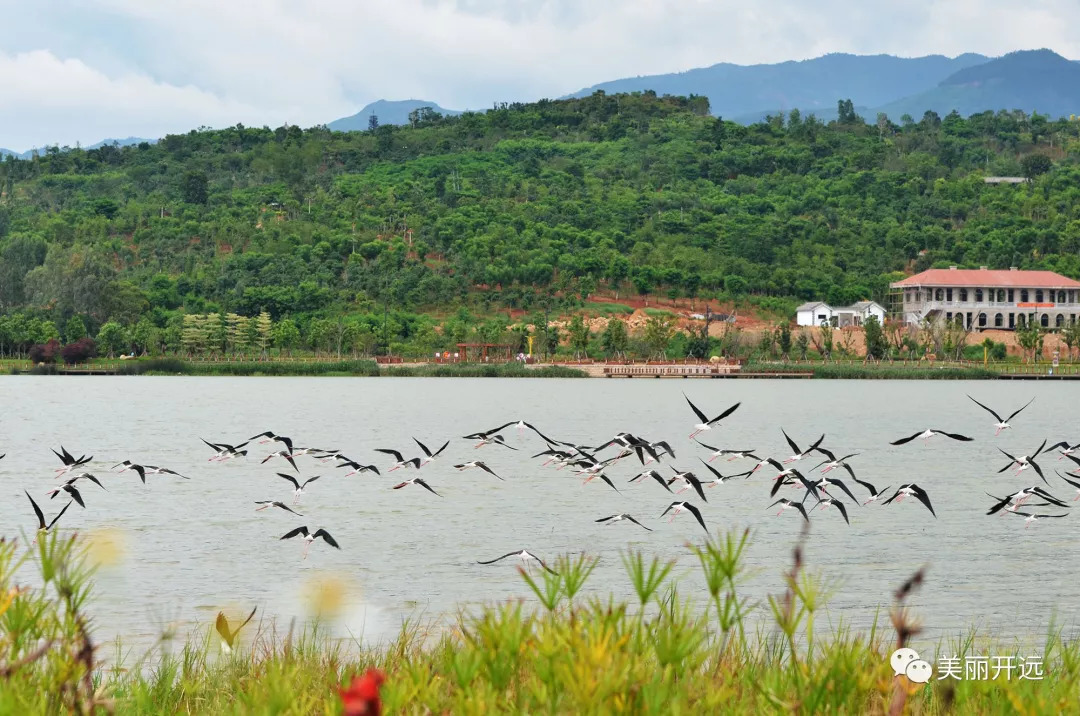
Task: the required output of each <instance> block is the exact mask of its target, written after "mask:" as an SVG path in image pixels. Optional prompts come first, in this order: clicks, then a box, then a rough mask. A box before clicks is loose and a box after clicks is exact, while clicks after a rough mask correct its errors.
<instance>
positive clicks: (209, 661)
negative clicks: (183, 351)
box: [0, 532, 1080, 714]
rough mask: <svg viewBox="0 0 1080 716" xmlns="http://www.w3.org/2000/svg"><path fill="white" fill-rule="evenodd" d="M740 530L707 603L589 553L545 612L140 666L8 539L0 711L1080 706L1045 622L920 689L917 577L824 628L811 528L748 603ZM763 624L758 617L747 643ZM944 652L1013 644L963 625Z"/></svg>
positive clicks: (262, 643) (714, 552)
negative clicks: (761, 599)
mask: <svg viewBox="0 0 1080 716" xmlns="http://www.w3.org/2000/svg"><path fill="white" fill-rule="evenodd" d="M749 539H750V535H749V533H747V532H731V533H723V534H719V535H717V537H716V538H715V539H712V540H709V541H707V542H706V543H704V544H700V545H687V548H688V549H689V550H691V551H692V552H693V554H694V555H695V556H696V557H697V560H698V562H699V564H700V567H701V570H702V573H703V575H704V577H705V585H706V589H705V593H704V594H700V595H691V594H688V593H684V592H683V591H681V589H680V587H679V585H678V584H677V582H676V580H675V579H674V578H673V576H672V572H673V566H674V563H673V562H664V561H660V560H658V559H656V558H649V557H646V556H645V555H643V554H642V553H640V552H627V553H625V554H624V555H623V564H624V566H625V569H626V572H627V576H628V578H629V580H630V582H631V584H632V586H633V589H634V595H635V598H634V600H633V601H632V603H626V602H623V601H618V600H615V599H614V598H612V597H610V596H606V597H605V596H597V595H589V596H586V592H585V586H586V585H587V583H588V581H589V579H590V578H591V575H592V574H593V570H594V568H595V566H596V564H597V559H596V558H595V557H590V556H587V555H566V556H563V557H560V558H558V559H557V560H554V561H553V563H552V566H553V568H554V569H555V571H556V572H557V574H551V573H548V572H545V571H539V572H535V573H534V572H529V571H526V570H524V569H521V570H520V571H521V576H522V579H523V581H524V588H525V589H527V590H528V591H531V592H532V593H533V595H534V596H535V597H536V600H537V603H536V606H535V607H529V606H527V605H526V602H523V601H522V600H511V601H508V602H505V603H499V604H492V605H489V606H487V607H484V608H482V609H479V610H477V611H475V612H473V613H465V612H463V613H461V614H460V615H459V616H458V617H456V619H454V620H453V623H452V625H451V626H450V628H447V629H441V630H437V631H434V630H433V631H426V630H424V629H423V628H421V626H420V625H419V624H418V623H417V622H411V621H407V622H406V623H405V624H403V625H402V628H401V631H400V633H399V634H398V636H397V637H396V638H395V639H393V640H391V641H390V642H389V643H387V644H385V645H383V646H381V647H378V648H373V649H366V648H361V647H359V646H357V645H355V644H351V643H342V642H336V641H334V640H332V639H331V638H329V636H328V635H327V633H326V631H325V630H324V629H323V627H322V626H321V625H320V624H319V623H318V621H316V622H314V623H313V624H312V625H310V626H307V627H304V628H300V629H299V630H297V629H294V628H292V627H290V629H289V630H288V631H287V632H286V633H285V634H284V635H282V634H281V633H280V632H279V631H278V630H277V629H275V628H274V627H273V625H270V624H263V625H261V627H259V628H257V629H255V630H253V631H252V633H251V634H250V635H247V636H246V637H242V642H243V643H241V644H240V645H238V646H237V647H236V648H235V649H234V650H233V651H232V652H229V653H227V652H224V651H223V650H221V649H220V648H219V646H218V645H219V640H218V638H217V636H216V634H214V633H213V631H212V630H211V629H210V627H209V625H208V626H207V627H205V628H203V629H200V630H198V631H197V634H196V635H195V638H193V639H191V640H189V641H188V642H187V643H185V644H184V645H183V646H182V647H180V648H179V650H178V651H175V652H174V651H173V650H172V649H171V648H170V642H171V639H172V637H173V635H172V634H171V633H170V632H168V631H164V632H163V633H162V636H161V639H160V640H159V642H158V643H157V644H156V645H155V646H154V647H152V648H151V649H150V650H149V651H147V652H146V653H145V654H143V655H142V656H141V657H140V658H138V659H132V658H131V656H130V655H129V654H126V653H125V652H124V650H123V649H122V648H121V647H120V645H117V649H116V652H117V656H116V658H115V659H113V660H112V661H111V664H109V665H105V664H104V663H103V661H102V653H101V652H102V649H101V648H100V645H96V644H93V643H92V642H91V640H90V637H89V636H88V633H87V629H86V617H85V615H84V607H85V604H86V602H87V599H88V597H89V594H90V585H91V577H92V574H91V570H90V569H89V568H87V567H86V562H85V559H84V554H83V551H82V548H81V546H80V543H79V541H78V540H76V539H75V538H73V537H60V536H58V535H57V534H56V533H55V532H53V533H48V534H46V535H43V536H42V537H41V538H40V539H39V541H38V544H37V545H36V546H35V547H34V548H33V549H31V550H29V551H27V550H25V548H23V549H19V548H17V546H16V544H15V543H14V542H10V541H5V542H0V713H19V714H47V713H48V714H51V713H61V712H63V713H81V714H90V713H106V712H113V713H118V714H164V713H168V714H173V713H198V714H202V713H283V714H310V713H326V714H333V713H341V702H340V698H339V692H338V689H339V687H342V686H344V685H345V684H348V683H349V681H350V679H351V678H352V677H353V676H354V675H358V674H362V673H364V672H365V671H366V670H367V669H368V668H370V667H376V668H378V669H380V670H382V671H383V672H384V673H385V676H386V680H385V683H384V684H383V686H382V689H381V699H382V706H383V709H384V713H455V714H459V713H460V714H466V713H550V714H562V713H587V714H592V713H597V714H599V713H604V714H607V713H634V714H679V713H682V714H696V713H735V714H760V713H781V712H793V713H807V714H808V713H836V712H838V713H858V714H900V713H915V714H945V713H978V714H999V713H1000V714H1005V713H1010V714H1011V713H1018V712H1022V713H1031V714H1060V713H1077V712H1078V711H1080V705H1078V702H1077V699H1076V693H1077V690H1078V688H1080V643H1078V642H1077V641H1076V640H1066V639H1065V638H1063V637H1062V635H1061V633H1060V631H1056V630H1053V629H1051V633H1050V636H1049V637H1048V638H1047V640H1046V643H1045V645H1044V651H1043V659H1044V678H1043V679H1042V680H1021V679H1017V678H1013V679H1011V680H1008V681H1006V680H1003V679H999V680H983V681H977V680H960V681H956V680H952V679H945V680H938V679H936V678H935V679H934V680H931V681H930V683H928V684H926V685H923V686H920V685H917V684H912V683H910V682H908V681H907V680H906V679H905V678H904V677H895V676H894V675H893V671H892V668H891V667H890V665H889V663H888V662H889V655H890V654H891V652H892V651H893V649H895V648H897V647H900V646H905V645H907V644H908V643H909V641H910V640H911V639H912V638H914V637H915V636H916V635H917V634H918V632H919V624H918V620H917V618H916V615H915V614H913V613H912V611H911V608H910V607H908V606H907V601H908V599H909V597H910V596H911V595H912V594H913V593H914V592H915V591H917V590H918V589H919V587H920V586H921V584H922V583H923V581H924V579H926V578H927V577H926V575H925V573H924V572H923V571H921V570H920V571H919V572H918V573H916V574H915V575H914V576H913V577H912V578H911V579H910V580H908V581H907V582H906V583H905V584H903V585H900V587H899V588H898V589H897V591H896V593H895V594H894V595H892V608H891V610H890V618H891V623H892V627H893V629H892V633H890V634H886V633H885V632H884V631H883V630H879V629H878V628H877V626H876V625H875V627H874V628H872V629H871V630H870V632H869V633H866V634H860V633H854V632H852V631H851V630H849V629H847V628H845V627H844V626H843V624H842V623H841V624H840V625H839V626H837V627H836V628H835V629H833V630H832V631H831V632H830V633H828V634H821V633H820V632H815V624H814V622H815V616H818V615H820V614H821V613H823V612H824V610H825V609H826V607H827V603H828V599H829V595H830V594H831V592H832V585H833V582H832V581H831V580H830V579H828V578H827V577H825V576H823V575H820V574H817V573H815V572H814V571H812V570H810V569H808V568H807V565H806V564H805V562H804V556H803V555H804V552H803V544H804V541H805V539H806V534H805V533H804V535H803V537H802V538H801V539H800V541H799V543H798V544H797V545H796V547H795V549H794V551H793V556H792V561H791V565H790V568H788V569H787V570H786V571H785V572H784V574H783V575H781V578H780V581H779V585H780V589H779V591H778V592H777V593H776V594H774V595H771V596H770V597H769V598H768V600H767V602H768V605H767V607H762V605H757V604H752V603H750V602H749V601H748V600H747V598H746V597H745V596H744V595H743V594H742V586H743V585H742V579H743V576H744V575H745V572H746V564H745V558H744V555H745V551H746V546H747V544H748V542H749ZM31 566H32V567H33V568H34V569H35V570H36V573H37V574H36V581H37V583H38V584H37V586H27V585H25V584H17V582H16V579H15V573H16V570H19V569H21V568H23V567H26V568H30V567H31ZM22 574H23V575H24V576H25V571H23V572H22ZM883 598H885V599H887V598H888V595H883ZM702 604H703V605H704V607H703V608H702V607H701V606H700V605H702ZM754 613H760V614H762V615H764V616H765V617H766V618H765V621H763V622H759V623H758V627H757V630H756V631H754V632H749V633H748V631H747V620H748V619H749V618H750V616H751V615H752V614H754ZM976 643H979V644H981V645H985V648H986V651H981V652H980V651H979V650H978V649H976V647H975V644H976ZM999 649H1000V650H999ZM937 652H938V653H939V654H945V653H947V654H953V653H955V654H959V655H961V656H966V655H970V654H975V653H984V654H988V655H989V654H1012V653H1015V647H1014V646H1010V645H1009V644H1000V643H998V644H994V643H989V642H987V641H986V640H976V639H975V634H974V632H972V633H970V634H968V635H965V636H962V637H961V638H960V639H958V640H957V641H955V642H952V643H948V644H939V645H938V649H937Z"/></svg>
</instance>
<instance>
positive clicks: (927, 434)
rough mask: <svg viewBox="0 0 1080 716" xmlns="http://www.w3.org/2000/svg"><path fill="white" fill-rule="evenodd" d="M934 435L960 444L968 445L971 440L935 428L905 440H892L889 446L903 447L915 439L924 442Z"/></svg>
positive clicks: (964, 436)
mask: <svg viewBox="0 0 1080 716" xmlns="http://www.w3.org/2000/svg"><path fill="white" fill-rule="evenodd" d="M935 435H943V436H944V437H947V438H949V439H950V440H959V441H960V442H966V443H969V442H971V441H972V440H973V438H969V437H968V436H966V435H960V434H959V433H949V432H945V431H944V430H938V429H937V428H927V429H926V430H923V431H922V432H921V433H915V434H914V435H910V436H908V437H906V438H900V439H899V440H893V441H892V442H891V443H889V444H890V445H903V444H905V443H909V442H911V441H912V440H915V439H916V438H922V439H923V440H924V441H925V440H929V439H930V438H932V437H934V436H935Z"/></svg>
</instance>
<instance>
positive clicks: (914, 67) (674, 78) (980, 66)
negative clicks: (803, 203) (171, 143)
mask: <svg viewBox="0 0 1080 716" xmlns="http://www.w3.org/2000/svg"><path fill="white" fill-rule="evenodd" d="M597 90H603V91H604V92H607V93H609V94H612V93H618V92H643V91H645V90H652V91H654V92H656V93H657V94H659V95H665V94H671V95H690V94H696V95H704V96H706V97H708V98H709V104H710V107H711V110H712V113H713V114H714V115H717V116H722V117H724V118H725V119H730V120H733V121H736V122H740V123H742V124H750V123H753V122H758V121H761V120H762V119H764V118H765V116H767V115H770V114H771V115H775V114H778V113H779V112H790V111H791V110H792V109H798V110H799V111H800V112H801V113H803V114H804V115H806V114H811V113H813V114H815V115H817V117H818V118H819V119H822V120H826V121H827V120H830V119H834V118H835V117H836V103H837V100H840V99H850V100H851V101H852V103H853V105H854V106H855V110H856V112H858V113H859V114H860V115H862V116H863V117H864V118H865V119H866V120H867V121H870V122H872V121H874V119H875V118H876V116H877V113H878V112H884V113H886V114H887V115H888V116H889V118H890V119H892V120H893V121H894V122H898V121H899V120H900V118H901V117H902V116H903V115H905V114H909V115H911V116H912V118H914V119H919V118H920V117H922V115H923V114H924V113H925V112H926V111H927V110H933V111H935V112H937V113H938V114H939V115H941V116H945V115H946V114H948V113H949V112H951V111H952V110H954V109H955V110H957V111H958V112H960V114H962V115H965V116H967V115H971V114H975V113H977V112H983V111H986V110H994V111H996V110H1001V109H1006V110H1011V109H1022V110H1024V111H1026V112H1032V111H1037V112H1040V113H1042V114H1046V115H1050V116H1051V117H1055V118H1056V117H1062V116H1069V115H1072V114H1080V63H1078V62H1075V61H1072V60H1068V59H1066V58H1064V57H1062V56H1061V55H1058V54H1056V53H1054V52H1053V51H1051V50H1046V49H1043V50H1023V51H1019V52H1013V53H1010V54H1008V55H1004V56H1003V57H998V58H989V57H986V56H984V55H977V54H973V53H967V54H963V55H959V56H958V57H945V56H943V55H929V56H926V57H913V58H906V57H894V56H892V55H848V54H829V55H824V56H822V57H818V58H815V59H812V60H801V61H791V62H780V63H776V64H768V65H734V64H730V63H721V64H717V65H712V66H711V67H703V68H699V69H693V70H688V71H686V72H679V73H675V74H666V75H648V76H643V77H632V78H625V79H617V80H611V81H609V82H603V83H601V84H597V85H593V86H592V87H587V88H585V89H582V90H579V91H577V92H575V93H573V94H572V95H567V96H568V97H583V96H586V95H589V94H592V93H593V92H596V91H597ZM421 107H431V108H432V109H433V110H435V111H436V112H439V113H440V114H443V115H456V114H461V110H455V109H446V108H445V107H441V106H439V105H438V104H437V103H436V102H431V101H427V100H419V99H407V100H397V101H392V100H384V99H381V100H378V101H377V102H372V103H371V104H369V105H367V106H366V107H364V108H363V109H361V110H360V111H359V112H357V113H356V114H354V115H351V116H348V117H342V118H341V119H337V120H334V121H333V122H330V123H329V124H328V125H327V126H328V127H329V128H330V129H334V130H338V131H353V130H366V129H367V128H368V121H369V118H370V117H371V115H373V114H374V115H376V116H377V117H378V118H379V124H397V125H403V124H408V122H409V113H410V112H412V111H414V110H417V109H420V108H421ZM0 139H2V137H0ZM142 141H151V142H152V141H156V140H144V139H141V138H138V137H128V138H126V139H106V140H103V141H101V142H98V143H97V144H93V145H90V146H89V147H87V149H92V148H96V147H100V146H101V145H103V144H112V143H113V142H116V143H117V144H119V145H120V146H126V145H129V144H136V143H138V142H142ZM32 152H33V150H30V151H27V152H15V151H11V150H8V149H0V157H2V156H4V155H7V154H13V155H15V156H16V157H23V158H28V157H30V156H31V154H32Z"/></svg>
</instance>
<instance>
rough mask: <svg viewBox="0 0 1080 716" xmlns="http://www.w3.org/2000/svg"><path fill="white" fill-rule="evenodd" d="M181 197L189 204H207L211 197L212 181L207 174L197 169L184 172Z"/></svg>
mask: <svg viewBox="0 0 1080 716" xmlns="http://www.w3.org/2000/svg"><path fill="white" fill-rule="evenodd" d="M180 196H181V198H183V200H184V201H185V202H187V203H188V204H205V203H206V202H207V200H208V199H209V197H210V179H209V177H207V176H206V172H204V171H199V170H195V169H192V170H189V171H186V172H184V177H183V179H182V180H181V182H180Z"/></svg>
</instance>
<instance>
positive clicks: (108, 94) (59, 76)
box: [0, 50, 263, 149]
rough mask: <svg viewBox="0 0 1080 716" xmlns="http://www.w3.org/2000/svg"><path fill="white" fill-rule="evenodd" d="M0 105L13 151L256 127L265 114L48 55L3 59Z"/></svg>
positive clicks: (4, 136)
mask: <svg viewBox="0 0 1080 716" xmlns="http://www.w3.org/2000/svg"><path fill="white" fill-rule="evenodd" d="M0 97H3V98H4V101H3V102H2V103H0V127H3V130H2V132H0V143H2V144H4V146H7V147H8V148H10V149H20V148H24V147H29V146H32V145H38V146H40V145H44V144H61V145H64V144H69V145H74V144H75V143H76V142H79V141H82V142H84V143H89V142H93V141H96V139H103V138H105V137H116V138H120V137H127V136H148V137H158V136H160V135H162V134H164V133H166V132H183V131H187V130H188V129H192V128H194V127H196V126H199V125H204V124H206V125H222V124H235V123H236V122H237V121H248V122H255V121H258V120H259V119H260V117H261V115H262V114H263V109H262V108H257V107H253V106H249V105H245V104H244V103H242V102H237V101H235V100H231V99H226V98H222V97H218V96H216V95H214V94H212V93H210V92H207V91H205V90H202V89H199V88H197V87H194V86H190V85H189V86H185V87H178V86H174V85H170V84H166V83H162V82H157V81H155V80H153V79H151V78H149V77H147V76H146V75H139V74H125V75H120V76H116V77H109V76H106V75H105V74H103V73H101V72H99V71H97V70H95V69H93V68H92V67H88V66H87V65H86V64H84V63H83V62H81V61H80V60H77V59H61V58H58V57H56V56H55V55H53V54H52V53H51V52H48V51H45V50H36V51H33V52H26V53H20V54H17V55H6V54H3V53H0ZM91 137H93V138H96V139H88V138H91Z"/></svg>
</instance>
